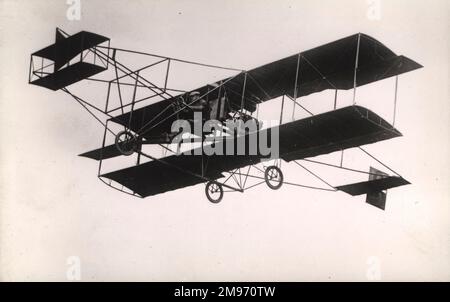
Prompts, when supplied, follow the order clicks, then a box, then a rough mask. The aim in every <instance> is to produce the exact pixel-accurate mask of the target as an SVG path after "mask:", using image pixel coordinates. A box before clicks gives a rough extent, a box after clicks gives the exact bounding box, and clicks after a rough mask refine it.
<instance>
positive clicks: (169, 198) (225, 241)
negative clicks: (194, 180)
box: [0, 0, 450, 281]
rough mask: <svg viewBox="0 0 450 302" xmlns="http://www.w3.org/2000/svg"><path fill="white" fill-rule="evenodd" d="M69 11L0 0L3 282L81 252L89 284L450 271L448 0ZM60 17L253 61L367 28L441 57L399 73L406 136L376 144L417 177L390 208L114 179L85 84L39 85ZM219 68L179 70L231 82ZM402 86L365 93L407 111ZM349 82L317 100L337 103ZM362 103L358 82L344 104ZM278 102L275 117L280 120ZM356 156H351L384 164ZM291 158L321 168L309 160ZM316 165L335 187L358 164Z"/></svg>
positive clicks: (403, 49) (369, 101)
mask: <svg viewBox="0 0 450 302" xmlns="http://www.w3.org/2000/svg"><path fill="white" fill-rule="evenodd" d="M374 5H375V6H374ZM378 5H379V8H380V10H379V15H378V16H377V15H376V12H375V15H373V9H375V10H376V9H377V6H378ZM68 8H69V5H67V4H66V1H65V0H47V1H31V0H29V1H24V0H19V1H13V0H0V58H1V59H0V60H1V65H0V66H1V67H2V68H1V72H0V137H1V138H2V143H1V144H0V280H5V281H30V280H36V281H37V280H39V281H45V280H60V281H64V280H67V270H68V269H69V265H68V264H67V261H68V259H73V258H69V257H71V256H75V257H78V258H77V259H79V260H80V264H81V280H83V281H103V280H129V281H134V280H147V281H201V280H205V281H307V280H308V281H346V280H358V281H366V280H369V279H371V278H373V276H376V277H377V278H378V277H379V278H380V279H381V280H383V281H390V280H395V281H400V280H414V281H419V280H420V281H424V280H427V281H429V280H446V281H449V279H450V255H449V251H450V237H449V235H450V234H449V230H450V222H449V218H450V217H449V214H450V211H449V193H450V192H449V190H450V189H449V185H450V183H449V176H450V175H449V174H450V173H449V172H450V171H449V158H450V156H449V155H450V154H449V151H450V150H449V147H450V144H449V138H450V133H449V132H450V131H449V129H450V128H449V126H450V125H449V115H450V104H449V91H448V86H449V83H448V81H449V74H448V72H449V53H450V52H449V36H450V35H449V28H450V27H449V16H448V13H449V4H448V1H445V0H433V1H417V0H415V1H411V0H409V1H407V0H395V1H387V0H381V1H365V0H346V1H331V0H325V1H312V0H311V1H310V0H297V1H286V0H285V1H256V0H254V1H250V0H246V1H242V0H241V1H237V0H236V1H234V0H229V1H224V0H223V1H206V0H205V1H200V0H199V1H189V2H188V1H167V0H165V1H137V0H135V1H118V0H114V1H106V0H105V1H100V0H89V1H86V0H81V19H80V20H69V19H68V18H67V16H66V11H67V9H68ZM56 27H60V28H62V29H63V30H64V31H66V32H68V33H69V34H73V33H76V32H78V31H80V30H87V31H91V32H95V33H98V34H101V35H105V36H107V37H109V38H111V43H112V45H113V46H115V47H119V48H128V49H133V50H141V51H148V52H151V53H157V54H162V55H167V56H170V57H177V58H182V59H187V60H193V61H200V62H204V63H210V64H216V65H222V66H232V67H236V68H242V69H250V68H253V67H257V66H259V65H262V64H265V63H268V62H271V61H274V60H277V59H280V58H283V57H285V56H288V55H292V54H294V53H298V52H299V51H303V50H307V49H310V48H313V47H316V46H319V45H321V44H324V43H327V42H331V41H334V40H337V39H339V38H343V37H346V36H349V35H351V34H354V33H358V32H362V33H365V34H368V35H370V36H372V37H374V38H376V39H378V40H380V41H381V42H382V43H384V44H385V45H387V46H388V47H389V48H390V49H392V50H393V51H394V52H396V53H397V54H403V55H405V56H408V57H410V58H411V59H413V60H415V61H417V62H418V63H420V64H422V65H424V68H422V69H420V70H417V71H414V72H411V73H408V74H405V75H403V76H401V77H400V81H399V91H398V112H397V121H396V127H397V129H399V130H400V131H401V132H402V133H403V135H404V136H403V137H401V138H396V139H393V140H389V141H385V142H380V143H377V144H374V145H370V146H367V150H369V151H370V152H372V153H373V154H375V155H376V156H377V157H378V158H380V159H382V160H383V161H384V162H385V163H387V164H388V165H389V166H391V167H392V168H393V169H394V170H396V171H397V172H399V173H400V174H402V175H403V176H404V177H405V178H406V179H407V180H409V181H410V182H411V183H412V185H409V186H404V187H400V188H397V189H393V190H390V191H389V193H388V201H387V208H386V211H385V212H383V211H380V210H378V209H376V208H374V207H371V206H369V205H367V204H365V202H364V197H351V196H348V195H346V194H345V193H330V192H321V191H311V190H306V189H302V188H297V187H289V186H283V187H282V188H281V189H280V190H279V191H271V190H270V189H269V188H267V187H266V186H258V187H256V188H254V189H252V190H249V191H248V192H246V193H244V194H241V193H229V194H225V197H224V200H223V201H222V203H220V204H219V205H212V204H210V203H209V202H208V201H207V199H206V197H205V196H204V186H203V185H198V186H194V187H189V188H186V189H182V190H177V191H173V192H168V193H166V194H162V195H158V196H154V197H150V198H146V199H138V198H133V197H130V196H128V195H125V194H121V193H120V192H118V191H115V190H112V189H111V188H109V187H107V186H105V185H104V184H103V183H102V182H100V181H99V180H98V179H97V177H96V173H97V163H96V162H95V161H92V160H89V159H86V158H81V157H78V156H77V154H80V153H82V152H85V151H87V150H91V149H94V148H96V147H98V146H99V144H100V143H101V137H102V134H103V132H102V127H101V125H99V124H97V123H96V121H95V120H94V119H93V118H92V117H91V116H89V114H87V113H86V112H84V111H83V109H82V108H81V107H80V106H79V105H78V104H77V103H76V102H75V101H74V100H73V99H71V98H70V97H69V96H68V95H66V94H64V93H62V92H53V91H50V90H46V89H43V88H41V87H37V86H32V85H29V84H28V67H29V58H30V54H31V53H32V52H34V51H36V50H38V49H40V48H43V47H45V46H47V45H49V44H51V43H53V42H54V41H53V40H54V34H55V33H54V32H55V28H56ZM136 63H140V62H136ZM205 77H206V76H205V74H203V75H202V74H201V73H200V74H199V75H198V77H197V76H194V73H193V75H187V76H185V77H184V76H181V77H180V76H179V77H178V80H176V81H177V82H176V83H175V82H174V85H175V84H176V85H187V84H186V83H196V82H199V84H204V81H207V82H213V81H215V80H217V78H216V77H214V76H213V75H211V78H209V74H208V76H207V77H208V79H205ZM173 81H175V80H173ZM192 85H193V84H192ZM188 86H189V85H188ZM393 87H394V80H393V79H389V80H387V81H383V83H377V84H375V85H373V86H371V87H363V88H361V89H360V90H358V94H357V103H358V104H361V105H364V106H367V107H368V108H370V109H373V110H374V111H375V112H377V113H380V115H381V116H383V117H384V118H386V120H388V121H391V119H392V116H391V115H392V106H393V93H394V90H393ZM192 88H195V86H193V87H192ZM87 91H89V90H87ZM332 95H333V93H332V92H324V93H322V94H320V95H316V96H313V97H311V98H308V99H305V100H304V101H305V102H306V104H307V105H308V106H309V107H308V108H310V110H312V111H313V112H321V111H323V110H325V109H324V108H326V106H331V105H330V104H332ZM92 97H93V98H95V97H97V95H96V94H93V95H92ZM350 100H351V94H348V93H342V99H340V102H339V106H340V107H342V106H345V105H346V104H347V105H349V104H350V103H349V101H350ZM324 104H327V105H324ZM279 106H280V104H279V102H277V101H274V102H270V103H268V104H265V105H264V107H262V108H261V114H263V115H264V118H266V119H273V118H277V117H278V116H279V108H280V107H279ZM290 110H292V109H291V108H289V107H287V108H286V114H287V116H290V113H291V111H290ZM296 117H297V118H300V117H302V115H301V113H300V112H298V113H297V115H296ZM348 155H349V157H348V158H346V163H348V164H349V165H352V164H354V165H358V167H359V168H362V169H365V170H367V169H368V166H369V164H371V163H370V162H369V161H363V159H364V158H359V157H358V156H361V154H353V153H352V152H351V151H350V152H349V153H348ZM333 156H334V155H331V156H330V157H329V158H328V160H333ZM347 160H348V161H347ZM283 169H285V171H286V175H288V176H289V177H291V178H290V180H301V181H303V182H304V183H308V182H309V181H310V182H311V183H314V181H313V180H311V179H310V178H309V177H308V175H307V174H305V172H304V171H302V170H299V169H298V167H292V166H291V165H288V164H283ZM317 171H319V172H320V173H321V175H325V176H326V177H328V179H329V180H330V182H332V183H333V184H334V185H338V184H342V183H343V182H344V179H345V178H346V176H342V175H341V174H338V173H337V172H335V171H329V170H320V169H319V170H317ZM344 183H345V182H344ZM374 270H375V271H376V272H377V273H376V274H375V275H374V274H373V272H374Z"/></svg>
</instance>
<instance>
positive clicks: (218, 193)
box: [205, 181, 223, 203]
mask: <svg viewBox="0 0 450 302" xmlns="http://www.w3.org/2000/svg"><path fill="white" fill-rule="evenodd" d="M205 193H206V197H208V200H209V201H210V202H212V203H219V202H221V201H222V198H223V188H222V185H221V184H219V183H218V182H216V181H210V182H208V183H207V184H206V188H205Z"/></svg>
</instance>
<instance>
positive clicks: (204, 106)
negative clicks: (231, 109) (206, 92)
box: [189, 91, 209, 120]
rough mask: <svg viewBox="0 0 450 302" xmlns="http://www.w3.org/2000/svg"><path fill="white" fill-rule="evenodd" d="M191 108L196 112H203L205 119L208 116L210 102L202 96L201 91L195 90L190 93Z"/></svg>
mask: <svg viewBox="0 0 450 302" xmlns="http://www.w3.org/2000/svg"><path fill="white" fill-rule="evenodd" d="M189 108H190V109H192V111H194V112H201V113H202V119H203V120H206V119H207V118H208V115H209V106H208V102H207V101H206V100H205V99H202V98H200V92H198V91H193V92H191V93H190V94H189Z"/></svg>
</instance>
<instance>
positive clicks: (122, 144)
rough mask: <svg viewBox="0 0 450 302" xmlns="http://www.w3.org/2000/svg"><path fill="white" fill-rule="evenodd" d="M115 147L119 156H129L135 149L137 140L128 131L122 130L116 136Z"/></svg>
mask: <svg viewBox="0 0 450 302" xmlns="http://www.w3.org/2000/svg"><path fill="white" fill-rule="evenodd" d="M115 145H116V148H117V150H119V152H120V154H122V155H125V156H129V155H131V154H133V153H134V151H136V149H137V139H136V137H135V136H134V135H133V134H132V133H131V132H130V131H128V130H124V131H121V132H119V133H118V134H117V135H116V140H115Z"/></svg>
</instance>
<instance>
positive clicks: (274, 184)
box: [264, 166, 283, 190]
mask: <svg viewBox="0 0 450 302" xmlns="http://www.w3.org/2000/svg"><path fill="white" fill-rule="evenodd" d="M264 180H265V181H266V184H267V186H268V187H269V188H271V189H272V190H278V189H279V188H281V186H282V185H283V172H281V170H280V168H278V167H276V166H270V167H267V169H266V171H265V172H264Z"/></svg>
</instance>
